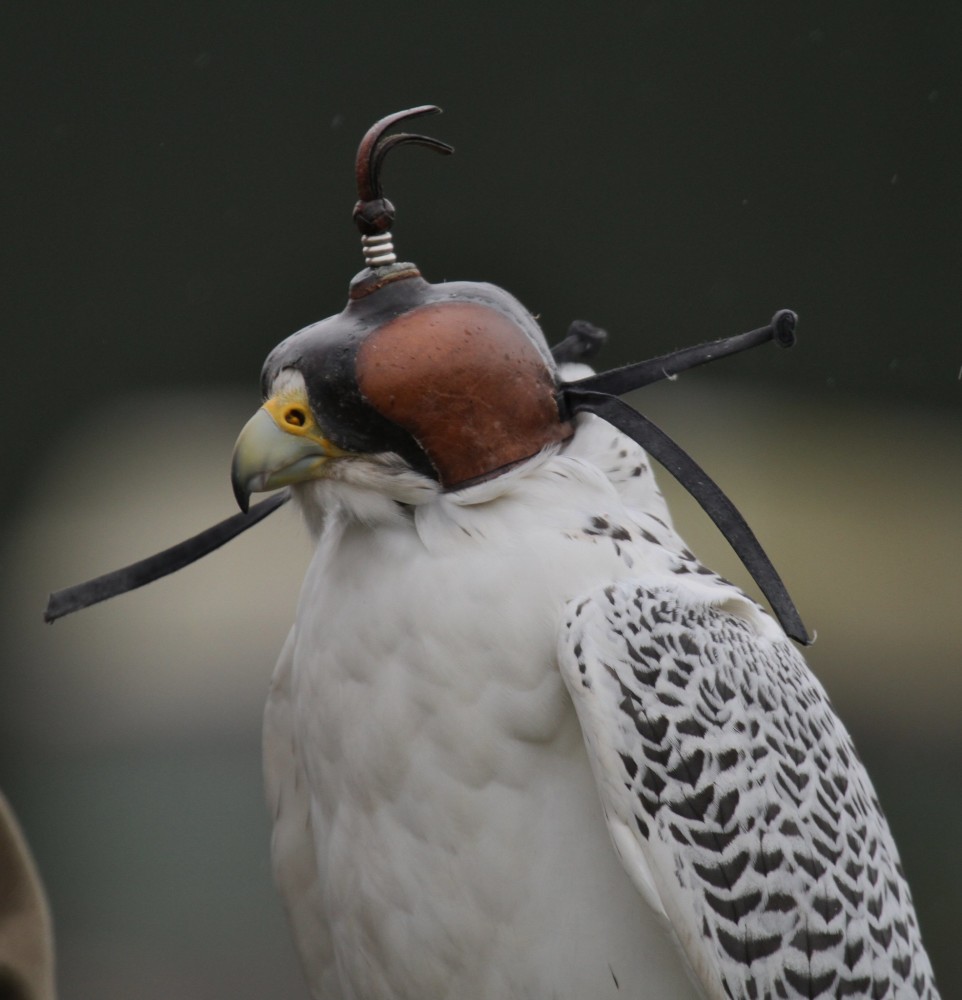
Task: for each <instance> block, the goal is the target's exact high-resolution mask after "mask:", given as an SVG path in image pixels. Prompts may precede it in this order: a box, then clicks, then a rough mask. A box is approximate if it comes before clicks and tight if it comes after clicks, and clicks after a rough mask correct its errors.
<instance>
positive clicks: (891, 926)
mask: <svg viewBox="0 0 962 1000" xmlns="http://www.w3.org/2000/svg"><path fill="white" fill-rule="evenodd" d="M561 662H562V666H563V670H564V674H565V679H566V681H567V684H568V687H569V690H570V691H571V694H572V696H573V698H574V701H575V704H576V707H577V709H578V714H579V717H580V719H581V723H582V727H583V729H584V732H585V737H586V741H587V744H588V747H589V753H590V756H591V757H592V763H593V766H594V769H595V775H596V778H597V780H598V783H599V786H600V788H601V793H602V799H603V802H604V805H605V810H606V815H607V818H608V822H609V826H610V827H613V835H614V838H615V843H616V844H617V845H620V846H621V854H622V860H623V862H624V863H625V865H626V868H627V869H628V871H629V873H630V874H632V876H633V877H634V878H635V879H636V880H637V881H640V882H641V883H643V884H649V883H650V889H649V894H653V895H654V897H655V905H658V904H660V905H661V906H663V907H664V909H665V911H666V913H667V915H668V917H669V919H670V920H671V922H672V924H673V926H674V928H675V932H676V934H678V936H679V939H680V940H681V942H682V945H683V947H684V950H685V952H686V954H687V956H688V958H689V961H690V962H691V963H692V966H693V967H694V968H695V970H696V972H697V974H698V975H699V976H700V977H701V978H702V979H703V980H704V982H705V986H706V988H707V989H709V991H710V992H709V995H710V996H718V997H730V998H737V1000H741V998H745V997H747V998H785V1000H789V998H790V1000H795V998H810V997H859V998H868V997H871V998H896V997H918V998H924V1000H933V998H935V997H937V992H936V988H935V984H934V981H933V977H932V970H931V966H930V964H929V960H928V958H927V956H926V954H925V952H924V950H923V948H922V944H921V939H920V936H919V930H918V926H917V924H916V919H915V914H914V911H913V908H912V903H911V895H910V893H909V889H908V886H907V884H906V881H905V878H904V876H903V873H902V870H901V867H900V864H899V858H898V852H897V850H896V848H895V845H894V843H893V840H892V836H891V834H890V832H889V829H888V825H887V823H886V821H885V819H884V816H883V815H882V812H881V810H880V808H879V804H878V801H877V799H876V796H875V793H874V791H873V789H872V785H871V783H870V781H869V779H868V776H867V774H866V772H865V769H864V768H863V766H862V764H861V762H860V760H859V758H858V755H857V753H856V751H855V749H854V747H853V745H852V741H851V738H850V737H849V735H848V733H847V732H846V730H845V728H844V726H843V725H842V723H841V722H840V721H839V719H838V717H837V716H836V715H835V713H834V711H833V710H832V706H831V704H830V702H829V700H828V698H827V696H826V694H825V691H824V690H823V688H822V686H821V685H820V684H819V683H818V681H817V680H816V679H815V678H814V676H813V675H812V674H811V672H810V671H809V670H808V668H807V667H806V665H805V663H804V661H803V660H802V658H801V656H800V655H799V654H798V652H797V651H796V650H795V648H794V647H793V646H792V645H791V644H790V643H789V642H788V641H787V640H786V639H785V637H784V636H783V635H781V634H779V632H778V630H776V629H773V628H771V622H770V620H769V619H767V618H765V617H763V616H762V615H760V614H759V613H758V611H757V609H756V607H755V606H754V605H753V604H752V603H751V602H749V601H748V600H747V599H746V598H744V597H742V596H740V595H739V594H738V593H737V591H735V589H734V588H732V587H730V586H728V585H725V584H724V583H721V582H712V583H711V584H709V585H707V586H705V585H699V584H697V583H696V581H695V580H694V579H693V578H687V579H686V580H684V581H682V582H681V583H679V584H678V585H671V584H669V585H665V584H663V583H658V582H654V581H651V582H649V581H645V580H644V579H640V580H631V581H626V582H623V583H620V584H617V585H612V586H608V587H604V588H602V589H601V590H599V591H595V592H594V593H592V594H591V595H589V596H588V597H587V598H583V599H581V600H578V601H576V602H573V603H572V605H571V606H570V609H569V614H568V617H567V620H566V624H565V635H564V638H563V640H562V654H561ZM625 844H627V845H628V847H625V846H624V845H625Z"/></svg>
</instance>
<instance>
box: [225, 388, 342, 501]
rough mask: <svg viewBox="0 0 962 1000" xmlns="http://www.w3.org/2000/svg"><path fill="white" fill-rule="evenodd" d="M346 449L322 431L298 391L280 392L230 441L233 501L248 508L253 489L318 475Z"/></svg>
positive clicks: (287, 483)
mask: <svg viewBox="0 0 962 1000" xmlns="http://www.w3.org/2000/svg"><path fill="white" fill-rule="evenodd" d="M345 454H347V453H346V452H344V451H342V450H341V449H340V448H338V447H337V445H335V444H332V443H331V442H330V441H328V440H327V438H325V437H324V436H323V435H322V434H321V433H320V430H319V428H318V427H317V424H316V423H315V421H314V418H313V415H312V414H311V410H310V407H309V406H308V404H307V400H306V398H305V396H304V395H303V394H302V393H300V392H297V393H279V394H278V395H277V396H274V397H273V398H271V399H269V400H268V401H267V402H266V403H265V404H264V405H263V406H262V407H261V408H260V409H259V410H258V411H257V412H256V413H255V414H254V416H253V417H251V419H250V420H248V421H247V423H246V424H245V425H244V429H243V430H242V431H241V432H240V436H239V437H238V438H237V443H236V444H235V445H234V455H233V458H232V460H231V475H230V478H231V485H232V486H233V487H234V496H235V497H236V499H237V504H238V506H239V507H240V509H241V510H242V511H245V512H246V511H247V508H248V505H249V502H250V495H251V493H259V492H262V491H264V490H273V489H277V487H279V486H287V485H289V484H291V483H303V482H306V481H307V480H310V479H318V478H320V477H321V476H322V475H323V474H324V471H323V470H324V466H325V465H326V464H327V462H328V460H329V459H331V458H339V457H342V456H344V455H345Z"/></svg>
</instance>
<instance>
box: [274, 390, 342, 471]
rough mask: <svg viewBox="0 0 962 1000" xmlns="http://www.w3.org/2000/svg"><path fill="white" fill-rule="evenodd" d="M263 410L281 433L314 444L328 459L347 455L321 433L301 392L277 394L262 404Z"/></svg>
mask: <svg viewBox="0 0 962 1000" xmlns="http://www.w3.org/2000/svg"><path fill="white" fill-rule="evenodd" d="M264 409H265V410H267V412H268V413H269V414H270V415H271V418H272V419H273V421H274V423H276V424H277V426H278V427H280V429H281V430H282V431H286V432H287V433H288V434H296V435H298V436H299V437H305V438H308V439H309V440H311V441H314V442H316V443H317V444H318V445H320V446H321V448H323V450H324V453H325V454H326V455H328V456H329V457H330V458H340V457H343V456H345V455H347V454H348V452H346V451H344V450H342V449H341V448H338V446H337V445H336V444H334V443H333V442H332V441H330V440H328V439H327V438H326V437H324V435H323V434H322V433H321V429H320V428H319V427H318V426H317V421H316V420H315V419H314V414H313V413H311V408H310V406H308V404H307V400H306V399H305V398H304V394H303V392H299V391H297V390H294V391H290V390H288V391H286V392H285V391H282V392H279V393H278V394H277V395H276V396H272V397H271V398H270V399H269V400H267V402H266V403H264Z"/></svg>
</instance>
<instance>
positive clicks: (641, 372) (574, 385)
mask: <svg viewBox="0 0 962 1000" xmlns="http://www.w3.org/2000/svg"><path fill="white" fill-rule="evenodd" d="M796 322H797V316H796V315H795V313H793V312H792V311H791V310H788V309H782V310H779V312H777V313H775V315H774V316H773V317H772V321H771V323H769V324H768V325H767V326H764V327H760V328H759V329H757V330H751V331H749V332H748V333H741V334H737V335H736V336H733V337H725V338H723V339H721V340H715V341H711V342H709V343H706V344H700V345H697V346H695V347H686V348H682V349H681V350H678V351H673V352H671V353H669V354H664V355H661V356H660V357H657V358H652V359H650V360H648V361H641V362H639V363H638V364H633V365H626V366H625V367H623V368H614V369H612V370H611V371H607V372H601V373H600V374H598V375H590V376H589V377H588V378H584V379H580V380H578V381H576V382H566V383H563V384H562V385H561V387H560V389H559V393H558V403H559V409H560V411H561V415H562V418H563V419H568V417H569V416H571V415H572V414H574V413H579V412H590V413H595V414H597V415H598V416H599V417H601V418H602V419H603V420H606V421H608V423H610V424H612V425H613V426H615V427H617V428H618V429H619V430H620V431H622V432H623V433H625V434H627V435H628V436H629V437H630V438H632V439H633V440H634V441H637V442H638V444H640V445H641V446H642V448H644V449H645V450H646V451H648V452H650V453H651V454H652V456H654V458H656V459H657V460H658V461H659V462H660V463H661V464H662V465H663V466H664V467H665V468H666V469H667V470H668V471H669V472H670V473H671V474H672V475H673V476H674V477H675V478H676V479H677V480H678V482H679V483H681V485H682V486H684V487H685V489H686V490H688V492H689V493H690V494H691V495H692V496H693V497H694V498H695V499H696V500H697V501H698V503H699V504H700V505H701V507H702V509H703V510H704V511H705V513H706V514H708V516H709V517H710V518H711V519H712V521H714V522H715V524H716V526H717V527H718V529H719V530H720V531H721V532H722V534H723V535H724V536H725V538H726V539H727V541H728V543H729V544H730V545H731V547H732V548H733V549H734V550H735V553H736V554H737V556H738V558H739V559H741V561H742V563H743V564H744V565H745V568H746V569H747V570H748V572H749V573H750V574H751V575H752V579H753V580H754V581H755V582H756V583H757V584H758V586H759V588H760V589H761V591H762V593H763V594H764V595H765V597H766V598H767V600H768V602H769V604H771V606H772V610H773V611H774V612H775V615H776V617H777V618H778V620H779V622H780V623H781V625H782V628H784V629H785V632H786V633H787V634H788V635H789V636H791V637H792V638H793V639H795V640H796V642H800V643H802V644H804V645H808V644H810V643H811V641H812V640H811V639H810V638H809V636H808V633H807V631H806V629H805V626H804V625H803V624H802V620H801V618H800V617H799V614H798V611H797V609H796V608H795V604H794V603H793V601H792V599H791V597H790V596H789V594H788V591H787V589H786V588H785V585H784V583H782V581H781V578H780V577H779V575H778V573H777V572H776V571H775V567H774V566H773V565H772V562H771V560H770V559H769V558H768V556H767V555H766V554H765V551H764V550H763V549H762V547H761V545H760V544H759V542H758V539H757V538H756V537H755V535H754V533H753V532H752V530H751V528H749V526H748V524H747V522H746V521H745V519H744V518H743V517H742V515H741V514H740V513H739V512H738V510H737V508H736V507H735V505H734V504H733V503H732V502H731V500H729V499H728V497H727V496H726V495H725V494H724V492H722V490H721V488H720V487H719V486H718V485H717V484H716V483H715V482H714V481H713V480H712V479H711V478H710V477H709V476H708V475H707V474H706V473H705V472H704V471H703V470H702V469H701V467H700V466H699V465H698V464H697V463H696V462H695V461H694V460H693V459H692V458H691V457H690V456H689V455H688V454H687V453H686V452H684V451H683V450H682V449H681V448H680V447H679V446H678V445H677V444H676V443H675V442H674V441H673V440H672V439H671V438H670V437H669V436H668V435H667V434H665V432H664V431H662V430H661V429H659V428H658V427H657V426H655V424H653V423H652V422H651V421H650V420H648V419H647V418H646V417H644V416H642V414H641V413H639V412H638V411H637V410H635V409H633V408H632V407H630V406H629V405H628V404H627V403H623V402H622V401H621V400H620V399H617V398H616V397H617V396H621V395H623V394H624V393H627V392H631V391H632V390H635V389H641V388H643V387H644V386H646V385H651V384H652V383H653V382H658V381H660V380H661V379H664V378H672V377H673V376H675V375H677V374H678V373H679V372H683V371H686V370H687V369H689V368H694V367H695V366H697V365H703V364H707V363H708V362H709V361H715V360H717V359H718V358H723V357H726V356H727V355H729V354H736V353H738V352H740V351H745V350H748V349H749V348H752V347H757V346H759V345H760V344H764V343H767V342H768V341H769V340H774V341H775V342H776V343H777V344H779V345H780V346H781V347H791V346H792V345H793V344H794V343H795V324H796ZM582 326H584V327H586V328H587V327H588V324H582ZM580 337H581V342H582V344H583V348H582V350H581V351H580V352H579V349H578V347H577V346H572V344H571V343H570V338H568V339H566V340H565V341H562V343H561V344H559V345H558V346H557V347H556V348H555V356H556V359H557V360H565V361H567V360H576V358H575V357H574V356H575V355H577V354H579V353H581V354H582V356H586V355H587V354H589V353H594V352H595V350H597V347H598V346H600V341H601V340H603V339H604V334H603V333H602V332H601V331H598V330H596V329H593V328H592V329H589V330H588V331H587V333H586V332H585V331H584V330H581V331H580ZM562 353H563V354H564V357H563V358H562V357H561V356H560V355H561V354H562ZM290 498H291V494H290V491H289V490H288V489H283V490H280V491H279V492H277V493H275V494H273V495H272V496H270V497H268V498H267V499H266V500H262V501H260V503H257V504H254V505H253V506H252V507H251V508H250V510H249V511H247V513H245V514H234V515H233V516H232V517H229V518H227V519H226V520H224V521H221V522H220V523H218V524H215V525H214V526H213V527H211V528H208V529H207V530H206V531H202V532H200V534H198V535H194V536H193V537H192V538H188V539H187V540H186V541H183V542H181V543H179V544H178V545H174V546H172V547H171V548H169V549H164V551H163V552H158V553H157V554H156V555H153V556H150V557H148V558H147V559H142V560H140V561H139V562H136V563H132V564H131V565H130V566H125V567H123V568H122V569H118V570H114V572H112V573H106V574H104V575H103V576H98V577H96V578H95V579H93V580H87V581H86V582H84V583H79V584H77V585H75V586H73V587H67V588H66V589H64V590H58V591H56V592H55V593H53V594H51V595H50V599H49V601H48V603H47V608H46V610H45V611H44V621H47V622H53V621H56V620H57V619H58V618H62V617H63V616H64V615H69V614H72V613H73V612H75V611H80V610H82V609H83V608H87V607H90V606H91V605H94V604H99V603H100V602H101V601H106V600H108V599H109V598H111V597H116V596H118V595H119V594H125V593H127V591H130V590H135V589H136V588H138V587H143V586H144V585H145V584H148V583H151V582H153V581H154V580H159V579H160V578H161V577H164V576H167V575H169V574H170V573H174V572H176V571H177V570H179V569H183V568H184V567H185V566H188V565H190V563H192V562H196V561H197V560H198V559H201V558H203V557H204V556H206V555H208V554H209V553H211V552H213V551H214V550H215V549H218V548H220V547H221V546H222V545H225V544H226V543H227V542H229V541H231V539H233V538H236V537H237V536H238V535H240V534H241V533H243V532H245V531H247V529H248V528H252V527H253V526H254V525H255V524H257V523H258V522H259V521H262V520H264V518H265V517H267V516H268V515H270V514H273V513H274V511H275V510H277V509H278V508H280V507H282V506H283V505H284V504H286V503H287V501H288V500H290Z"/></svg>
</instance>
